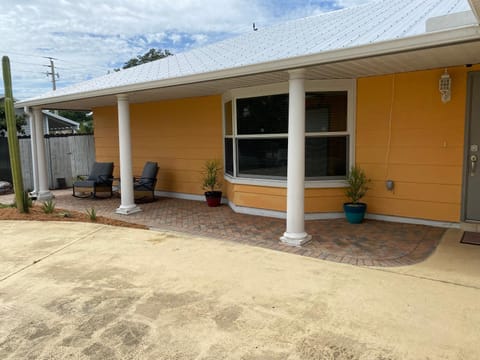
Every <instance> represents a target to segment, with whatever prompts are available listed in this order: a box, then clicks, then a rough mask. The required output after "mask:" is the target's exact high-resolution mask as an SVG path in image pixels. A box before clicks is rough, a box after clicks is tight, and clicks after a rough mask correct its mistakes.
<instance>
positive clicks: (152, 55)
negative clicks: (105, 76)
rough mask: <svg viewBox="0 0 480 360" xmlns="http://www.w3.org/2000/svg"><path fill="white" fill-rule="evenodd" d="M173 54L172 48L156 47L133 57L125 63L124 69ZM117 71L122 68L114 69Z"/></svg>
mask: <svg viewBox="0 0 480 360" xmlns="http://www.w3.org/2000/svg"><path fill="white" fill-rule="evenodd" d="M172 55H173V54H172V53H171V52H170V50H167V49H165V50H162V49H154V48H151V49H150V50H148V51H147V52H146V53H145V54H143V55H138V56H137V57H134V58H131V59H130V60H128V61H127V62H126V63H124V64H123V66H122V69H128V68H131V67H134V66H138V65H142V64H146V63H148V62H151V61H155V60H158V59H163V58H166V57H167V56H172ZM114 70H115V71H120V69H114Z"/></svg>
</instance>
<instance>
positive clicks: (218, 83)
mask: <svg viewBox="0 0 480 360" xmlns="http://www.w3.org/2000/svg"><path fill="white" fill-rule="evenodd" d="M479 18H480V1H479V0H442V1H438V0H384V1H374V2H370V3H367V4H365V5H362V6H358V7H354V8H347V9H343V10H339V11H333V12H328V13H324V14H320V15H317V16H312V17H307V18H303V19H298V20H293V21H288V22H286V23H282V24H279V25H275V26H272V27H269V28H264V29H262V28H261V29H258V31H252V32H251V33H248V34H244V35H241V36H238V37H235V38H231V39H227V40H224V41H221V42H218V43H215V44H211V45H207V46H204V47H201V48H196V49H194V50H191V51H188V52H185V53H179V54H176V55H174V56H170V57H167V58H164V59H161V60H158V61H155V62H151V63H148V64H144V65H141V66H137V67H134V68H130V69H127V70H123V71H120V72H117V73H113V74H108V75H105V76H103V77H99V78H95V79H92V80H89V81H85V82H82V83H79V84H77V85H73V86H70V87H66V88H63V89H58V90H56V91H54V92H49V93H47V94H44V95H42V96H39V97H36V98H31V99H28V100H25V101H22V102H21V103H19V104H18V105H20V106H25V107H26V108H27V110H28V111H29V112H30V114H31V119H32V123H35V121H38V118H39V117H40V116H41V110H42V109H43V108H49V109H91V110H92V111H93V113H94V123H95V146H96V156H97V160H98V161H114V162H115V165H116V167H115V169H116V171H117V176H118V175H120V177H121V179H122V194H121V205H120V207H119V208H118V209H117V212H119V213H123V214H129V213H132V212H135V211H139V210H140V209H139V207H138V206H137V205H136V204H135V202H134V198H133V194H132V191H131V190H130V188H131V187H132V184H131V181H132V180H131V179H132V174H133V173H138V172H139V171H140V170H141V168H142V166H143V164H144V163H145V161H147V160H151V161H157V162H158V163H159V166H160V173H159V181H158V183H157V191H158V192H159V193H160V194H163V195H168V196H177V197H184V198H192V199H200V198H201V194H202V193H203V192H202V188H201V180H200V179H201V169H202V167H203V164H204V162H205V161H206V160H207V159H221V160H222V161H223V164H224V167H223V168H224V177H223V191H224V195H225V199H226V201H227V202H228V204H229V206H230V207H231V208H232V209H233V210H234V211H238V212H244V213H250V214H258V215H267V216H278V217H284V218H286V229H285V232H284V234H283V236H282V237H281V239H282V241H284V242H285V243H287V244H292V245H301V244H303V243H304V242H306V241H308V240H309V238H310V236H309V235H308V234H307V233H306V232H305V219H322V218H326V219H328V218H334V217H340V216H343V214H342V205H343V202H344V201H345V195H344V188H345V178H346V176H347V174H348V171H349V169H350V168H351V166H352V165H355V164H356V165H358V166H360V167H362V168H363V169H364V170H365V172H366V174H367V176H368V177H369V178H371V179H372V183H371V190H370V191H369V192H368V194H367V196H366V199H365V201H366V202H367V203H368V213H369V216H370V217H371V218H376V219H384V220H392V221H405V222H418V223H428V224H436V225H444V226H459V225H461V224H464V226H466V227H469V228H470V229H477V230H478V227H477V225H476V223H475V222H478V221H480V166H479V165H480V164H478V162H477V159H478V156H479V155H480V152H479V144H480V121H479V120H480V65H479V64H480V27H479ZM37 150H38V154H37V156H38V185H37V186H38V187H36V191H37V192H38V194H39V197H42V196H43V197H48V196H49V192H48V189H47V188H46V187H45V180H44V179H43V178H44V177H45V174H44V170H43V167H44V164H42V161H43V160H42V159H43V158H44V155H43V154H42V152H43V150H42V144H41V142H38V143H37ZM387 181H390V182H389V184H393V188H391V187H389V189H387V186H386V182H387ZM124 189H125V191H124ZM279 235H282V234H281V233H280V234H279Z"/></svg>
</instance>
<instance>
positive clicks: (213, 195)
mask: <svg viewBox="0 0 480 360" xmlns="http://www.w3.org/2000/svg"><path fill="white" fill-rule="evenodd" d="M205 199H207V205H208V206H210V207H215V206H218V205H220V203H221V202H222V192H221V191H206V192H205Z"/></svg>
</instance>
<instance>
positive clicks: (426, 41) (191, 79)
mask: <svg viewBox="0 0 480 360" xmlns="http://www.w3.org/2000/svg"><path fill="white" fill-rule="evenodd" d="M479 40H480V27H479V26H478V25H474V26H466V27H462V28H458V29H453V30H447V31H437V32H431V33H426V34H422V35H417V36H411V37H407V38H402V39H395V40H389V41H384V42H378V43H373V44H367V45H362V46H356V47H351V48H345V49H337V50H331V51H325V52H320V53H316V54H311V55H303V56H298V57H293V58H288V59H282V60H275V61H269V62H264V63H258V64H253V65H245V66H241V67H236V68H230V69H223V70H218V71H212V72H207V73H200V74H194V75H187V76H182V77H175V78H170V79H162V80H156V81H148V82H144V83H136V84H130V85H125V86H118V87H111V88H106V89H100V90H94V91H87V92H82V93H74V94H68V95H63V96H58V97H57V96H54V97H49V98H40V99H34V100H25V101H19V102H18V103H16V104H15V105H16V106H17V107H23V106H42V105H46V104H53V103H60V102H66V101H74V100H79V99H87V98H94V97H101V96H112V95H118V94H126V93H131V92H136V91H142V90H151V89H155V88H162V87H169V86H177V85H187V84H193V83H199V82H204V81H212V80H219V79H226V78H234V77H240V76H246V75H255V74H261V73H267V72H274V71H283V70H288V69H295V68H303V67H308V66H313V65H322V64H331V63H335V62H342V61H347V60H355V59H365V58H369V57H374V56H381V55H389V54H395V53H403V52H408V51H414V50H421V49H428V48H435V47H441V46H446V45H454V44H461V43H467V42H472V41H479Z"/></svg>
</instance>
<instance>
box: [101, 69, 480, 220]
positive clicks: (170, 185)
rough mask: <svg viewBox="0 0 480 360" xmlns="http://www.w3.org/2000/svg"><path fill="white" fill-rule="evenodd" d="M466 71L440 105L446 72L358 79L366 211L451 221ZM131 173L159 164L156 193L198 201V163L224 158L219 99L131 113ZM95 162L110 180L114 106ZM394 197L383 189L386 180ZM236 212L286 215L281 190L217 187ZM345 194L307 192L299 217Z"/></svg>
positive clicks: (327, 207) (326, 208) (457, 74)
mask: <svg viewBox="0 0 480 360" xmlns="http://www.w3.org/2000/svg"><path fill="white" fill-rule="evenodd" d="M472 70H480V66H474V67H472V68H465V67H456V68H449V69H448V71H449V74H450V75H451V77H452V101H451V102H449V103H447V104H443V103H442V102H441V98H440V93H439V91H438V80H439V78H440V75H441V74H442V73H443V71H444V69H436V70H429V71H418V72H411V73H401V74H395V75H386V76H378V77H369V78H361V79H358V81H357V101H356V134H355V137H356V139H355V154H356V163H357V164H358V165H360V166H361V167H363V168H364V169H365V171H366V173H367V176H368V177H370V178H371V179H372V184H371V190H370V192H369V194H368V195H367V197H366V198H365V201H366V202H367V203H368V211H369V212H370V213H374V214H381V215H393V216H403V217H414V218H422V219H429V220H439V221H459V219H460V206H461V188H462V166H463V146H464V122H465V103H466V81H467V74H468V71H472ZM130 112H131V125H132V149H133V150H132V152H133V158H134V164H133V166H134V173H135V174H138V173H139V172H140V171H141V169H142V166H143V164H144V162H145V161H147V160H153V161H158V163H159V165H160V172H159V182H158V184H157V189H158V190H164V191H173V192H180V193H188V194H202V193H203V190H202V189H201V186H200V185H201V174H200V171H201V169H202V166H203V164H204V161H205V160H206V159H212V158H217V159H222V158H223V154H222V141H223V137H222V119H221V116H222V114H221V112H222V100H221V97H220V96H210V97H199V98H191V99H181V100H169V101H162V102H155V103H146V104H132V105H131V106H130ZM94 114H95V143H96V149H97V160H99V161H114V162H115V165H116V174H117V175H118V164H119V159H118V129H117V112H116V107H105V108H97V109H95V111H94ZM387 179H391V180H394V181H395V190H394V191H393V192H389V191H387V190H386V189H385V180H387ZM223 191H224V195H226V196H227V197H228V199H229V200H230V201H232V202H233V203H234V204H235V205H237V206H245V207H252V208H259V209H269V210H276V211H285V210H286V189H285V188H275V187H262V186H251V185H240V184H231V183H229V182H228V181H226V180H225V181H224V182H223ZM345 200H346V199H345V197H344V190H343V188H331V189H325V188H321V189H306V190H305V211H306V212H307V213H319V212H341V211H342V204H343V202H344V201H345Z"/></svg>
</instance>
